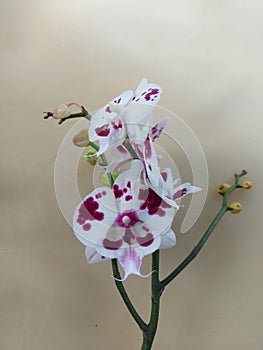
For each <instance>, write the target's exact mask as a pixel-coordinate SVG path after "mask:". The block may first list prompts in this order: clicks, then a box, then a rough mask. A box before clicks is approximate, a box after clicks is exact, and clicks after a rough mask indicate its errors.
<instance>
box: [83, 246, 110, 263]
mask: <svg viewBox="0 0 263 350" xmlns="http://www.w3.org/2000/svg"><path fill="white" fill-rule="evenodd" d="M85 255H86V258H87V261H88V263H89V264H96V263H99V262H104V261H106V260H109V258H106V257H105V256H102V255H100V254H99V253H98V252H97V251H96V249H95V248H94V247H93V246H91V244H89V245H88V246H86V249H85Z"/></svg>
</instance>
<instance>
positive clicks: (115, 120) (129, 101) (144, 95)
mask: <svg viewBox="0 0 263 350" xmlns="http://www.w3.org/2000/svg"><path fill="white" fill-rule="evenodd" d="M161 93H162V88H161V87H160V86H159V85H157V84H151V83H150V84H148V82H147V80H146V79H143V80H142V81H141V82H140V84H139V85H138V87H137V89H136V91H135V93H133V91H131V90H127V91H125V92H123V93H122V94H120V95H119V96H117V97H116V98H114V99H113V100H112V101H111V102H109V103H108V104H107V105H106V106H104V107H103V108H102V109H100V110H99V111H98V112H96V113H95V114H93V116H92V118H91V125H90V128H89V140H90V141H92V142H95V141H98V142H99V147H100V149H99V151H98V153H97V155H100V154H102V153H104V152H105V151H106V150H107V149H109V148H111V147H112V146H114V145H120V144H122V142H123V141H124V139H125V137H126V134H127V135H128V137H129V138H130V141H131V142H133V143H135V144H140V143H142V142H144V140H145V139H146V137H147V135H148V133H149V130H150V123H151V121H152V116H151V112H152V110H153V109H154V107H155V106H156V104H157V103H158V101H159V100H160V97H161Z"/></svg>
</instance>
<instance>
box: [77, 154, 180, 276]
mask: <svg viewBox="0 0 263 350" xmlns="http://www.w3.org/2000/svg"><path fill="white" fill-rule="evenodd" d="M134 162H135V163H137V165H139V163H138V161H134ZM136 168H137V170H136ZM138 170H139V167H138V166H136V164H135V166H133V174H132V176H131V173H130V170H127V171H125V172H123V173H122V174H121V175H119V176H118V178H117V180H116V181H115V183H114V185H113V187H112V189H109V188H108V187H102V188H97V189H95V190H94V191H93V192H92V193H90V194H89V195H87V196H86V197H85V198H84V200H83V201H82V202H81V203H80V204H79V206H78V207H77V209H76V211H75V214H74V219H73V228H74V233H75V235H76V236H77V238H78V239H79V240H80V241H81V242H82V243H83V244H84V245H85V246H86V255H87V259H88V262H90V263H96V262H100V261H104V260H105V259H113V258H116V259H118V261H119V262H120V264H121V266H122V267H123V270H124V272H125V276H124V279H126V278H127V277H128V276H129V275H130V274H135V275H139V276H142V275H141V273H140V267H141V262H142V258H143V257H144V256H145V255H148V254H151V253H153V252H154V251H156V250H157V249H165V248H169V247H171V246H173V245H175V242H176V239H175V235H174V233H173V231H172V229H171V226H172V222H173V218H174V213H175V209H174V208H173V207H171V206H170V205H167V203H165V202H164V201H162V199H161V198H160V197H158V196H157V195H156V194H155V193H154V192H153V191H151V190H150V191H149V189H148V187H147V186H145V184H143V183H141V182H140V181H138V180H137V182H136V181H135V180H134V179H136V178H137V176H138V175H139V173H138ZM136 171H137V173H136Z"/></svg>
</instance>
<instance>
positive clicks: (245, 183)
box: [242, 180, 252, 190]
mask: <svg viewBox="0 0 263 350" xmlns="http://www.w3.org/2000/svg"><path fill="white" fill-rule="evenodd" d="M251 187H252V183H251V182H250V181H247V180H246V181H243V183H242V188H244V189H245V190H249V189H250V188H251Z"/></svg>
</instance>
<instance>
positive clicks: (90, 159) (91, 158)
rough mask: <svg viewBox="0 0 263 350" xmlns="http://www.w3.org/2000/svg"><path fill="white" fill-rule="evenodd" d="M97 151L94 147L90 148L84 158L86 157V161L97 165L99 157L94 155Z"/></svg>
mask: <svg viewBox="0 0 263 350" xmlns="http://www.w3.org/2000/svg"><path fill="white" fill-rule="evenodd" d="M96 153H97V151H95V150H94V149H90V150H88V152H87V153H86V154H85V156H84V158H85V159H86V161H87V162H88V163H89V164H91V165H96V163H97V160H98V158H97V157H96V156H94V154H96Z"/></svg>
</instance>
